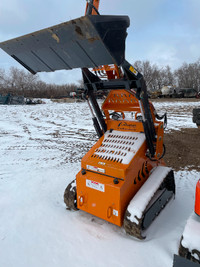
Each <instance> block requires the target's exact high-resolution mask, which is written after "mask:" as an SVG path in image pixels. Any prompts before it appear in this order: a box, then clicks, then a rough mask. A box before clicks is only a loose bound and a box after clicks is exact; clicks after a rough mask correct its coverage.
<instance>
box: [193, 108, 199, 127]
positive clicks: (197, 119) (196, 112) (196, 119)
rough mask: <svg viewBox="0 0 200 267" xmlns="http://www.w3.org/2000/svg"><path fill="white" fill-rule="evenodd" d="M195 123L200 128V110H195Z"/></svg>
mask: <svg viewBox="0 0 200 267" xmlns="http://www.w3.org/2000/svg"><path fill="white" fill-rule="evenodd" d="M192 119H193V122H194V123H196V125H197V127H198V128H200V108H194V109H193V118H192Z"/></svg>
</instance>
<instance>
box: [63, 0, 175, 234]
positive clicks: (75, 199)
mask: <svg viewBox="0 0 200 267" xmlns="http://www.w3.org/2000/svg"><path fill="white" fill-rule="evenodd" d="M88 3H89V5H88V4H87V7H86V14H91V13H92V12H93V14H97V9H98V4H99V1H98V0H96V1H88ZM89 8H90V10H89ZM122 25H123V24H122ZM117 38H118V40H119V37H118V35H115V38H114V39H112V41H110V43H112V48H111V51H112V49H113V50H115V49H116V47H118V48H119V47H121V45H119V44H120V42H121V41H120V40H119V43H118V42H117V41H118V40H117ZM124 38H125V37H124ZM119 50H120V49H119ZM119 50H118V52H119ZM82 73H83V81H84V87H85V97H86V99H87V101H88V104H89V108H90V110H91V112H92V115H93V122H94V127H95V129H96V131H97V134H98V136H99V140H98V141H97V143H96V144H95V145H94V146H93V147H92V148H91V149H90V151H89V152H88V153H87V154H86V155H85V156H84V157H83V158H82V161H81V170H80V171H79V173H78V174H77V175H76V179H75V180H74V181H72V182H71V183H70V184H69V185H68V186H67V188H66V190H65V193H64V201H65V203H66V205H67V207H68V208H69V209H74V210H77V209H81V210H83V211H86V212H88V213H90V214H93V215H95V216H97V217H100V218H102V219H104V220H106V221H108V222H111V223H113V224H116V225H118V226H124V228H125V230H126V232H127V233H128V234H130V235H133V236H135V237H137V238H139V239H143V238H144V236H143V233H142V231H143V230H144V229H146V228H147V227H148V226H149V225H150V224H151V222H152V221H153V220H154V219H155V217H156V216H157V215H158V214H159V212H160V211H161V210H162V209H163V208H164V206H165V205H166V203H167V202H168V201H169V200H170V199H171V198H172V196H173V195H174V194H175V184H174V175H173V171H172V170H171V169H170V168H168V167H165V163H164V161H163V156H164V153H165V147H164V145H163V132H164V127H163V122H161V121H160V120H158V119H161V118H160V117H159V116H158V115H157V114H156V112H155V110H154V107H153V105H152V104H151V103H149V101H148V95H147V88H146V84H145V81H144V79H143V76H142V75H141V74H140V73H139V72H138V71H137V70H136V69H135V68H134V67H133V66H131V65H130V64H129V63H128V62H127V61H126V60H125V59H124V60H123V61H122V63H121V65H120V66H119V65H118V64H114V65H103V66H100V67H98V68H95V69H93V72H91V71H90V70H89V69H87V68H83V69H82ZM102 74H103V75H102ZM102 76H103V77H104V78H105V77H106V78H107V79H106V80H105V79H101V78H102ZM98 90H109V94H108V96H107V98H106V100H105V101H104V103H103V105H102V110H101V109H100V108H99V105H98V103H97V101H96V98H95V94H94V92H96V91H98Z"/></svg>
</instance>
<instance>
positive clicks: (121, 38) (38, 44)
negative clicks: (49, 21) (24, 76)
mask: <svg viewBox="0 0 200 267" xmlns="http://www.w3.org/2000/svg"><path fill="white" fill-rule="evenodd" d="M129 25H130V20H129V17H128V16H117V15H102V16H96V15H87V16H83V17H80V18H77V19H73V20H71V21H68V22H64V23H61V24H58V25H55V26H52V27H48V28H45V29H42V30H39V31H35V32H33V33H29V34H26V35H23V36H20V37H17V38H13V39H10V40H8V41H5V42H1V43H0V48H2V49H3V50H4V51H5V52H6V53H8V54H9V55H10V56H12V57H13V58H14V59H15V60H17V61H18V62H19V63H20V64H22V65H23V66H24V67H25V68H27V69H28V70H29V71H30V72H32V73H33V74H35V73H37V72H41V71H46V72H51V71H55V70H60V69H74V68H84V67H86V68H90V67H91V68H93V67H98V66H100V65H107V64H117V65H120V64H121V63H122V62H123V61H124V59H125V39H126V36H127V33H126V30H127V28H128V27H129ZM116 40H117V42H116Z"/></svg>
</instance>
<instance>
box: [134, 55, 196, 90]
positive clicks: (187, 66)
mask: <svg viewBox="0 0 200 267" xmlns="http://www.w3.org/2000/svg"><path fill="white" fill-rule="evenodd" d="M134 66H135V68H136V69H137V70H139V71H140V72H141V73H142V74H143V75H144V78H145V80H146V84H147V87H148V89H149V90H159V89H161V88H162V87H163V86H168V85H169V86H174V87H178V88H193V89H195V90H197V91H200V59H198V60H197V61H196V62H194V63H183V64H182V66H180V67H179V68H178V69H176V70H174V71H172V70H171V68H170V66H168V65H167V66H165V67H159V66H158V65H156V64H152V63H151V62H150V61H148V60H147V61H136V62H135V63H134Z"/></svg>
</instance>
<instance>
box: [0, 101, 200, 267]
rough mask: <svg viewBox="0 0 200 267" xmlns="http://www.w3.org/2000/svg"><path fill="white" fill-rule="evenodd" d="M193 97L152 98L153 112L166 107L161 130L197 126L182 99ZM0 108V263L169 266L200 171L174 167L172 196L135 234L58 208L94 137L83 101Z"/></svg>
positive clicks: (13, 266)
mask: <svg viewBox="0 0 200 267" xmlns="http://www.w3.org/2000/svg"><path fill="white" fill-rule="evenodd" d="M197 105H198V103H195V102H194V103H193V102H189V103H183V102H177V103H175V102H173V103H169V102H163V103H155V107H156V108H157V110H158V112H159V114H160V113H162V112H163V110H166V111H168V130H170V129H178V128H184V127H196V126H195V124H193V123H192V113H191V111H189V109H188V106H190V108H191V109H192V107H194V106H197ZM0 109H1V119H0V140H1V143H0V148H1V150H0V151H1V153H0V162H1V164H0V266H2V267H46V266H48V267H66V266H69V267H80V266H81V267H82V266H89V267H93V266H97V267H98V266H99V267H104V266H105V267H107V266H109V267H129V266H130V267H132V266H135V267H144V266H145V267H161V266H162V267H171V266H172V261H173V254H174V253H177V251H178V245H179V240H180V237H181V235H182V231H183V229H184V226H185V223H186V221H187V219H188V217H189V216H190V214H191V213H192V210H193V205H194V193H195V185H196V182H197V180H198V179H199V178H200V173H198V172H196V171H190V172H189V171H187V170H184V171H179V172H176V173H175V179H176V190H177V194H176V198H175V200H173V201H171V202H170V203H169V204H168V205H167V207H166V208H165V209H164V210H163V211H162V212H161V214H160V215H159V217H158V218H157V219H156V220H155V221H154V223H153V224H152V225H151V226H150V228H149V229H148V231H147V233H146V235H147V238H146V240H144V241H138V240H136V239H134V238H132V237H130V236H127V235H126V234H125V232H124V230H123V229H122V228H119V227H117V226H115V225H112V224H109V223H108V222H106V221H103V220H101V219H99V218H96V217H94V216H92V215H90V214H86V213H84V212H82V211H77V212H72V211H68V210H66V209H65V205H64V202H63V193H64V190H65V188H66V186H67V184H68V183H69V182H70V181H71V180H73V179H74V178H75V175H76V173H77V172H78V171H79V169H80V159H81V157H82V156H83V155H84V154H85V153H86V151H88V149H89V148H90V147H91V146H92V144H93V143H94V142H95V140H96V135H95V132H94V130H93V126H92V121H91V116H90V113H89V110H88V108H87V104H86V103H72V104H67V103H66V104H57V103H50V102H48V103H47V104H44V105H34V106H0ZM182 110H184V113H182Z"/></svg>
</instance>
